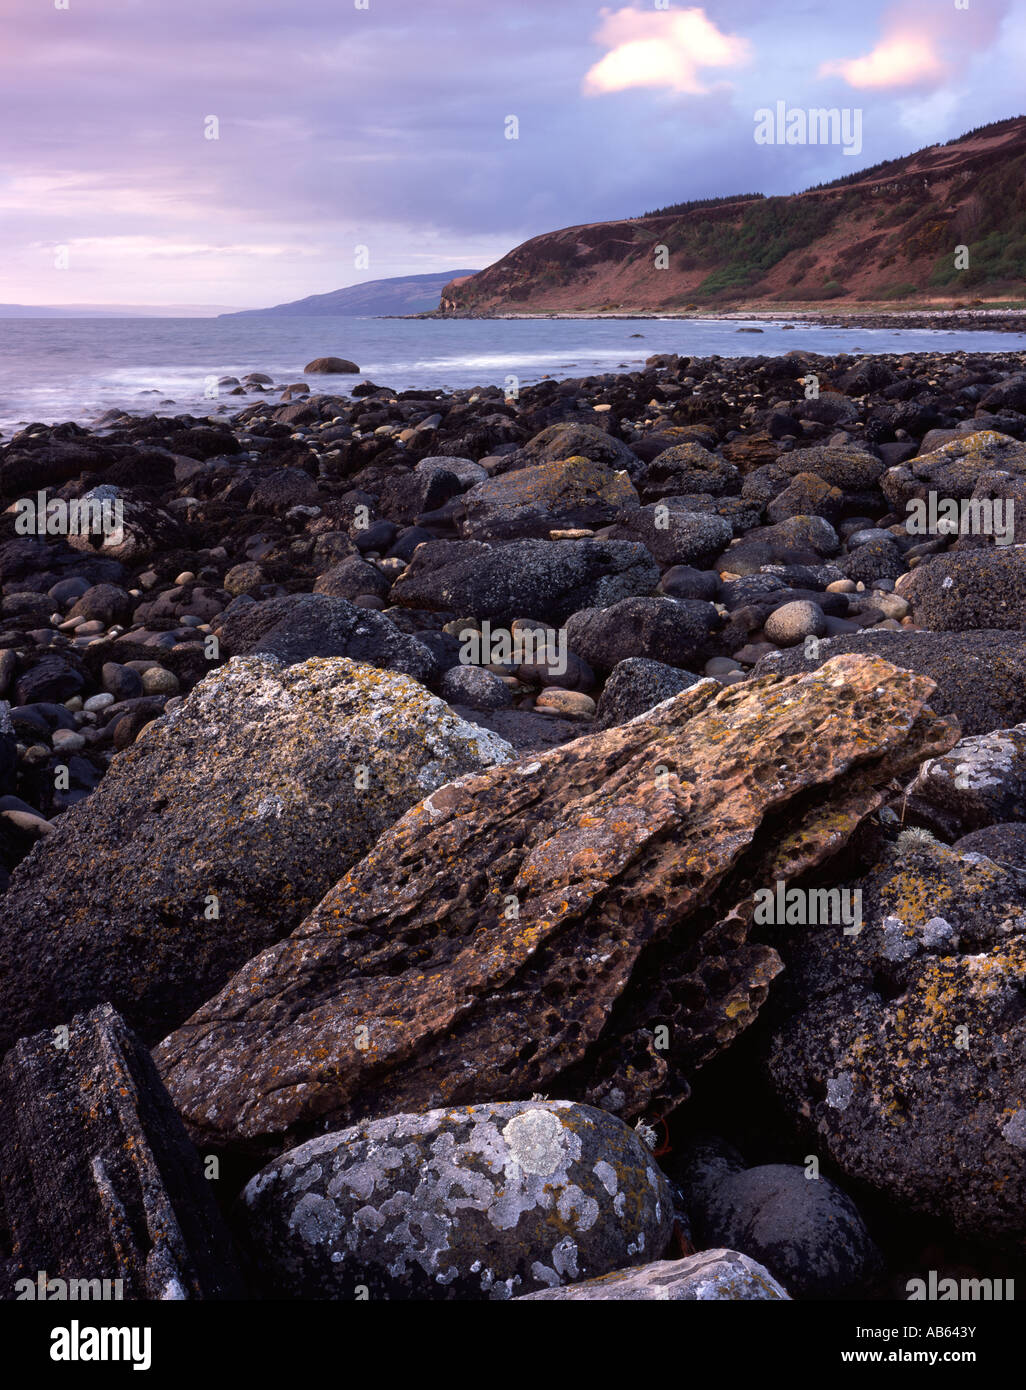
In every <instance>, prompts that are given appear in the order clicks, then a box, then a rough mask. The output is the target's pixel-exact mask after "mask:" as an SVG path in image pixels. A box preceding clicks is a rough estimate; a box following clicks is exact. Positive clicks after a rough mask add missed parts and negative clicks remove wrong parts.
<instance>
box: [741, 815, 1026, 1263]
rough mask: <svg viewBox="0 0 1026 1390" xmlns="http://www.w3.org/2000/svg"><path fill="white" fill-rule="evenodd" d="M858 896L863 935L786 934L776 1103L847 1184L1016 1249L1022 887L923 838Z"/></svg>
mask: <svg viewBox="0 0 1026 1390" xmlns="http://www.w3.org/2000/svg"><path fill="white" fill-rule="evenodd" d="M856 887H857V888H859V889H860V890H861V891H862V893H863V899H862V930H861V931H860V932H859V933H857V934H855V935H844V934H843V933H840V932H833V931H824V929H823V928H822V927H815V928H794V927H788V928H786V932H782V933H779V938H780V939H779V941H777V945H778V947H779V949H780V950H781V952H782V953H783V954H784V956H785V958H786V961H787V967H788V968H787V970H786V972H785V974H784V977H783V979H784V980H785V981H786V985H785V989H784V990H783V991H782V994H781V996H780V1000H779V1003H780V1006H781V1007H783V1004H784V999H785V998H786V1000H787V1001H788V1007H787V1009H786V1013H787V1017H786V1019H784V1021H782V1022H780V1023H779V1025H778V1026H777V1027H776V1029H775V1031H774V1036H773V1041H772V1043H771V1045H770V1047H769V1052H768V1062H769V1070H770V1075H771V1077H772V1079H773V1082H774V1084H775V1087H776V1091H777V1094H778V1096H779V1098H780V1100H781V1102H782V1104H783V1106H784V1108H785V1110H786V1111H787V1113H788V1114H789V1115H790V1116H791V1117H792V1119H793V1120H794V1122H795V1123H796V1124H797V1125H798V1126H799V1127H800V1128H801V1129H802V1130H803V1131H804V1132H805V1133H807V1134H808V1135H809V1137H810V1142H811V1143H813V1144H814V1145H815V1147H816V1151H817V1152H819V1153H821V1154H824V1155H825V1156H829V1158H830V1159H831V1160H832V1161H833V1162H834V1163H835V1164H836V1165H837V1166H838V1168H839V1169H840V1171H841V1172H842V1173H843V1174H844V1175H845V1176H847V1177H849V1178H851V1179H854V1180H858V1181H860V1182H864V1183H868V1184H870V1185H871V1186H873V1187H875V1188H877V1189H878V1190H879V1191H881V1192H883V1193H885V1194H886V1195H887V1196H888V1197H889V1198H891V1199H892V1200H893V1201H895V1202H897V1203H899V1204H901V1205H903V1206H906V1207H908V1208H910V1209H911V1210H914V1211H919V1212H925V1213H927V1214H929V1215H932V1216H935V1217H941V1218H943V1219H944V1220H945V1221H947V1222H948V1223H950V1224H951V1225H952V1226H954V1227H955V1228H956V1229H958V1230H960V1231H962V1232H964V1233H965V1234H967V1235H971V1236H974V1237H979V1238H983V1239H987V1240H991V1241H993V1242H995V1243H996V1244H998V1245H1000V1246H1003V1247H1006V1248H1011V1249H1019V1250H1021V1249H1022V1241H1023V1236H1024V1235H1026V1108H1024V1105H1023V1093H1024V1090H1026V1026H1024V1023H1023V1002H1022V1001H1023V991H1024V988H1026V889H1024V879H1023V876H1022V875H1021V874H1018V873H1016V872H1014V871H1012V870H1009V869H1005V868H1002V867H1001V866H999V865H998V864H995V863H994V862H993V861H992V860H990V859H987V858H984V857H983V856H982V855H964V854H960V853H956V852H955V851H953V850H950V849H948V848H947V847H946V846H944V845H941V844H940V843H937V842H933V841H931V840H930V837H929V836H924V835H923V834H922V833H921V832H915V831H912V832H906V833H905V834H904V835H903V836H902V837H901V838H900V839H899V841H898V842H897V846H896V848H895V849H894V850H893V851H890V852H887V853H885V855H884V858H883V860H882V862H881V863H880V865H879V867H878V868H876V869H875V870H874V871H873V872H872V873H871V874H869V875H868V876H867V877H866V878H864V879H862V880H861V881H860V882H859V883H858V884H857V885H856Z"/></svg>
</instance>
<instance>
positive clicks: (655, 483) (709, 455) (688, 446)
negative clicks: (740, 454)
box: [643, 439, 741, 499]
mask: <svg viewBox="0 0 1026 1390" xmlns="http://www.w3.org/2000/svg"><path fill="white" fill-rule="evenodd" d="M740 490H741V474H740V472H739V470H738V469H737V468H736V467H735V466H734V464H732V463H728V462H727V460H726V459H722V458H720V457H718V455H716V454H714V453H713V452H712V451H711V450H709V449H706V448H704V447H703V446H702V445H701V444H699V443H698V441H697V440H694V439H689V440H686V441H685V442H684V443H683V444H673V445H671V446H670V448H669V449H664V450H663V451H662V452H661V453H659V454H657V455H656V456H655V458H654V459H653V460H652V461H651V463H650V464H649V465H648V468H647V469H646V470H645V483H644V488H643V491H644V494H645V497H646V499H648V498H650V497H651V498H660V497H664V496H666V494H667V493H671V492H705V493H709V494H710V495H711V496H713V497H721V496H723V494H724V493H737V492H740Z"/></svg>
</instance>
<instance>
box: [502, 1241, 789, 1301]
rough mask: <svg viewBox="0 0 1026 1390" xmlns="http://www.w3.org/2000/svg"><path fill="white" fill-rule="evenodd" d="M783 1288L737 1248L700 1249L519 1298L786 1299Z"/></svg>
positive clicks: (603, 1299) (520, 1299)
mask: <svg viewBox="0 0 1026 1390" xmlns="http://www.w3.org/2000/svg"><path fill="white" fill-rule="evenodd" d="M788 1297H789V1295H788V1293H787V1291H786V1290H785V1289H784V1288H782V1287H781V1285H780V1284H778V1283H777V1281H776V1280H775V1279H774V1278H773V1275H772V1274H770V1272H769V1270H768V1269H764V1268H763V1266H762V1265H760V1264H757V1263H756V1261H755V1260H752V1259H749V1257H748V1256H747V1255H741V1254H739V1253H738V1252H737V1251H736V1250H703V1251H702V1253H701V1254H700V1255H689V1256H688V1257H687V1259H686V1260H657V1261H656V1262H655V1263H654V1264H648V1265H640V1266H639V1267H638V1268H637V1269H625V1270H616V1271H615V1272H614V1273H613V1274H605V1275H602V1276H601V1277H600V1278H598V1279H586V1280H585V1281H584V1282H583V1283H580V1284H567V1285H564V1286H563V1287H562V1288H558V1289H546V1290H545V1291H544V1292H543V1293H526V1294H521V1295H520V1298H519V1299H518V1302H524V1303H530V1302H531V1301H532V1299H534V1300H541V1299H545V1300H552V1299H556V1300H560V1301H565V1300H567V1299H571V1300H574V1301H578V1300H580V1301H581V1302H604V1301H609V1300H615V1301H616V1302H617V1303H627V1302H637V1301H640V1300H645V1301H653V1302H660V1303H695V1302H700V1303H714V1302H718V1301H720V1300H721V1299H726V1300H728V1301H730V1302H739V1301H745V1300H751V1299H759V1300H772V1299H787V1298H788Z"/></svg>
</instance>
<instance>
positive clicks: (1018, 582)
mask: <svg viewBox="0 0 1026 1390" xmlns="http://www.w3.org/2000/svg"><path fill="white" fill-rule="evenodd" d="M896 587H897V591H898V593H899V594H900V595H901V597H902V598H904V599H907V600H908V602H909V603H910V604H911V605H912V616H913V617H914V618H915V620H916V623H917V624H918V625H919V626H920V627H927V628H933V629H934V630H935V631H940V632H973V631H976V630H978V629H981V628H999V629H1001V630H1005V631H1007V630H1014V631H1023V630H1026V545H1007V546H992V547H991V548H990V549H987V550H952V551H949V552H948V553H947V554H944V555H935V556H933V557H932V558H931V559H930V560H928V561H927V562H926V563H924V564H921V565H917V567H916V568H915V569H914V570H912V571H911V573H910V574H907V575H902V577H901V579H900V581H899V582H898V584H897V586H896Z"/></svg>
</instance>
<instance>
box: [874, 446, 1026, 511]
mask: <svg viewBox="0 0 1026 1390" xmlns="http://www.w3.org/2000/svg"><path fill="white" fill-rule="evenodd" d="M995 469H1000V470H1001V471H1003V472H1006V473H1012V474H1015V475H1018V476H1023V475H1026V444H1022V443H1020V442H1019V440H1017V439H1012V438H1011V437H1010V436H1009V435H1005V434H999V433H997V431H995V430H977V431H976V432H975V433H973V434H966V435H960V436H959V437H957V438H955V439H952V440H949V442H948V443H947V444H942V445H941V446H940V447H939V448H937V449H932V450H930V451H929V452H928V453H925V454H919V455H918V456H917V457H916V458H913V459H909V460H908V461H907V462H906V463H902V464H898V465H896V466H895V467H893V468H888V469H887V471H886V473H884V475H883V477H882V478H881V480H880V486H881V488H882V490H883V493H884V496H885V497H886V498H887V501H888V502H889V503H890V504H891V507H892V508H893V509H894V510H895V511H896V512H897V513H898V514H899V515H901V516H903V517H904V516H905V515H906V507H907V504H908V502H909V501H910V500H911V499H912V498H914V497H918V498H925V497H926V496H927V495H928V493H930V492H935V493H937V495H938V497H951V498H958V499H960V498H967V497H971V496H972V494H973V491H974V490H975V488H976V485H977V483H978V482H979V480H980V478H981V476H982V475H983V474H985V473H989V472H992V471H994V470H995Z"/></svg>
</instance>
